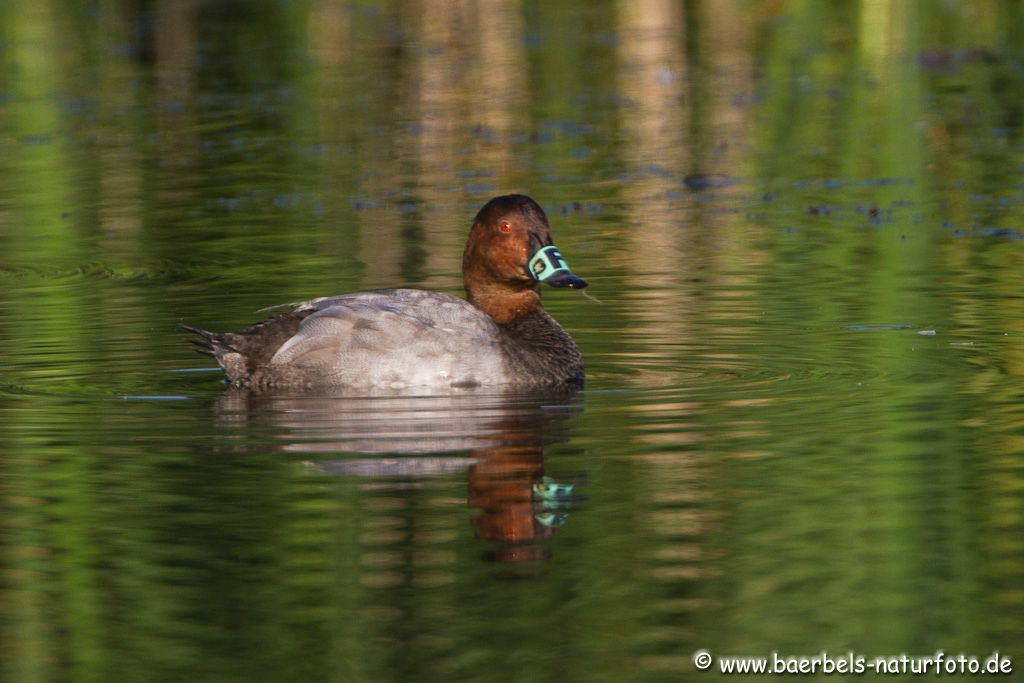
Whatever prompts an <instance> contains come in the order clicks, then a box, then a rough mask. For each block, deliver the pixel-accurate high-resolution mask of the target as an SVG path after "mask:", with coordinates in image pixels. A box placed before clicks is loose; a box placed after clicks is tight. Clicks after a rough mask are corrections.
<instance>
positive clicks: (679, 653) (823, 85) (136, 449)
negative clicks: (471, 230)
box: [0, 0, 1024, 681]
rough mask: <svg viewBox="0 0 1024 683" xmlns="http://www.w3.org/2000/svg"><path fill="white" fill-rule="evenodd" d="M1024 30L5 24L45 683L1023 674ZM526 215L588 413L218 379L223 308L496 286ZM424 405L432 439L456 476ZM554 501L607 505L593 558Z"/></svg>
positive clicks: (634, 9) (80, 9) (4, 166)
mask: <svg viewBox="0 0 1024 683" xmlns="http://www.w3.org/2000/svg"><path fill="white" fill-rule="evenodd" d="M1021 12H1022V10H1021V9H1020V5H1019V4H1018V3H1013V2H1003V3H967V2H963V3H958V2H951V3H942V4H934V3H914V2H907V3H896V4H886V3H873V2H861V3H856V2H854V3H842V4H835V3H813V2H784V3H729V2H721V3H720V2H714V3H710V2H709V3H702V2H690V3H659V2H628V3H627V2H622V3H604V2H602V3H577V2H565V3H532V2H531V3H522V4H520V3H515V2H496V3H491V4H488V5H486V6H484V5H481V6H479V7H477V6H470V5H466V6H461V5H460V6H459V9H458V10H457V11H456V10H453V9H452V8H451V7H449V6H448V5H447V4H444V5H443V6H441V5H439V6H434V5H433V3H404V4H403V3H349V2H342V1H340V0H339V1H333V0H317V1H312V0H311V1H309V2H291V3H265V4H263V5H261V6H260V7H258V8H255V9H254V8H253V7H250V6H248V5H245V6H243V5H241V4H238V3H230V2H205V1H200V0H188V1H178V0H175V1H174V2H170V1H161V2H151V3H142V4H139V3H126V2H104V3H95V2H74V1H65V2H58V1H52V2H42V3H38V2H24V1H15V2H7V3H4V4H3V6H0V56H2V67H0V131H3V132H2V133H0V244H2V246H3V253H2V254H0V336H2V339H3V340H4V341H5V342H6V343H5V344H3V345H2V346H0V391H2V393H0V418H2V419H0V443H2V444H3V449H2V450H3V455H2V456H0V515H2V522H0V651H2V652H3V653H4V656H3V657H2V658H0V672H2V673H0V675H2V676H3V677H4V678H7V679H10V680H18V681H23V680H24V681H32V680H63V679H70V680H93V679H95V680H144V681H153V680H181V679H182V678H184V677H186V676H187V677H189V678H190V679H200V680H324V679H331V680H453V679H456V680H461V679H466V680H477V679H482V680H494V679H495V678H498V679H506V678H507V679H513V680H558V679H561V680H634V679H637V678H642V679H647V680H661V679H664V680H680V679H681V678H684V677H687V676H689V675H691V673H693V671H692V668H691V665H690V660H689V658H690V654H691V653H692V652H693V651H694V650H696V649H698V648H701V647H704V648H708V649H710V650H712V652H715V653H716V654H717V653H722V654H727V653H731V654H741V655H742V654H751V655H758V654H767V653H768V652H770V651H771V650H779V651H780V652H783V653H785V654H814V653H817V652H818V651H820V650H821V649H822V648H830V649H832V650H835V651H837V652H845V651H846V650H847V649H854V650H858V651H861V652H863V653H864V654H866V655H894V654H899V653H900V652H903V651H907V652H908V653H917V654H926V653H931V652H933V651H934V650H936V649H939V648H944V649H946V650H947V651H951V652H955V651H959V650H964V651H966V652H968V653H972V654H976V655H979V656H986V655H988V654H989V653H990V652H991V651H992V650H995V649H1000V650H1001V651H1004V652H1005V653H1007V654H1010V655H1011V656H1017V657H1021V656H1024V655H1022V654H1021V653H1016V652H1013V651H1012V648H1013V647H1014V646H1015V645H1016V643H1019V642H1021V640H1022V635H1024V633H1022V631H1024V628H1022V621H1021V618H1020V614H1021V613H1022V610H1021V607H1022V603H1024V594H1022V592H1021V588H1020V587H1021V585H1022V584H1021V578H1022V577H1021V569H1020V568H1021V566H1022V559H1024V558H1022V546H1021V541H1020V539H1021V538H1024V534H1022V533H1021V532H1022V530H1024V528H1022V527H1024V495H1022V491H1024V488H1022V485H1021V482H1022V473H1021V464H1020V462H1021V461H1020V458H1021V454H1022V453H1024V442H1022V440H1021V434H1022V432H1024V416H1022V414H1021V410H1020V406H1021V404H1022V400H1021V399H1022V391H1021V388H1020V387H1021V384H1020V378H1021V377H1022V375H1024V346H1022V344H1021V341H1020V340H1021V335H1022V334H1024V324H1022V321H1024V307H1022V303H1021V302H1022V299H1021V297H1020V292H1021V291H1022V290H1024V276H1022V275H1021V273H1024V268H1022V265H1024V256H1022V254H1024V252H1022V249H1024V241H1022V239H1021V238H1022V237H1024V234H1022V233H1024V230H1022V228H1021V224H1022V221H1021V217H1022V216H1021V208H1020V206H1021V201H1022V199H1024V197H1022V188H1021V184H1020V180H1019V178H1020V169H1021V167H1022V163H1024V158H1022V150H1024V147H1022V145H1024V140H1022V135H1021V133H1022V123H1021V116H1020V114H1021V111H1024V99H1022V94H1021V93H1022V92H1024V88H1022V87H1021V86H1022V83H1021V80H1022V76H1021V74H1022V73H1024V68H1022V65H1024V62H1022V54H1021V51H1020V45H1021V44H1022V42H1021V38H1022V36H1021V31H1022V26H1024V17H1022V16H1021ZM506 191H526V192H529V193H530V194H533V195H534V196H536V198H537V199H538V200H539V201H541V203H542V204H543V205H544V206H545V207H546V208H547V209H548V211H549V213H550V216H551V219H552V226H553V231H554V235H555V237H556V239H557V242H558V244H559V246H560V248H561V250H562V252H563V253H564V254H565V255H566V257H567V258H568V259H569V260H570V262H571V263H572V264H573V266H574V270H577V271H578V272H579V273H580V274H581V276H583V277H586V278H587V279H588V280H590V281H591V282H592V283H593V286H592V288H591V289H592V291H593V292H594V294H595V295H596V296H597V297H598V298H599V299H600V300H601V301H602V302H603V303H600V304H598V303H594V302H591V301H585V300H581V299H580V298H578V297H576V296H573V295H572V294H571V293H570V294H568V295H567V294H566V293H564V292H551V293H548V294H547V295H546V299H545V303H546V305H547V306H548V308H549V309H550V310H551V311H552V312H553V314H554V315H555V316H556V317H557V318H558V319H559V320H561V321H562V322H563V323H564V324H565V326H566V327H567V328H568V329H570V330H571V331H572V332H573V334H574V336H575V337H576V338H577V340H578V342H579V344H580V346H581V348H582V349H583V350H584V353H585V355H586V358H587V363H588V373H589V378H588V387H587V391H586V392H585V394H584V395H583V396H582V397H581V398H580V399H579V400H580V401H582V405H583V410H582V411H578V410H575V409H574V408H573V405H574V404H571V403H570V404H569V405H568V406H566V405H562V404H561V403H560V402H558V401H553V404H554V405H553V406H547V407H538V406H532V407H531V408H530V409H529V410H525V409H523V408H522V407H521V406H519V405H518V404H516V403H515V402H512V403H511V404H506V403H504V402H502V401H498V402H496V403H495V404H494V405H493V406H490V405H489V404H486V401H485V402H483V403H484V404H485V405H486V406H487V410H484V411H483V412H482V413H480V412H474V410H468V409H466V407H465V406H464V405H463V406H460V407H458V408H457V409H456V408H451V407H448V408H443V409H438V408H435V409H433V412H431V411H426V410H417V409H414V410H411V411H410V412H409V414H405V413H400V411H397V410H396V409H395V408H394V406H391V407H389V408H386V409H384V408H380V409H379V410H378V411H377V412H376V413H375V412H374V411H373V410H370V411H368V412H366V413H361V412H357V413H356V417H354V418H352V419H348V418H347V417H346V416H348V415H349V413H348V412H347V411H349V410H351V409H352V408H353V406H352V405H350V404H344V405H343V406H340V405H332V404H328V405H327V407H326V408H321V407H315V406H312V405H309V404H304V403H302V402H299V403H297V404H291V403H289V404H287V405H283V404H273V403H271V404H269V405H259V406H255V407H254V406H251V405H242V406H239V405H234V404H232V403H231V401H230V400H228V401H225V400H224V399H223V398H221V394H222V393H223V389H222V387H221V386H220V385H219V384H218V383H217V381H216V379H215V377H216V375H212V374H207V373H200V372H194V373H193V372H178V371H181V370H192V369H197V368H198V367H199V366H200V365H201V364H202V363H203V362H204V361H200V360H198V358H194V357H192V356H191V354H190V353H189V352H188V349H187V346H186V345H185V344H184V343H183V341H182V340H181V339H180V337H179V336H178V335H177V334H176V333H175V332H174V326H175V324H176V323H178V322H180V321H187V322H191V323H196V324H200V325H204V326H208V327H211V328H216V329H221V328H225V329H226V328H231V327H235V326H238V325H242V324H245V323H248V322H251V321H252V320H254V319H255V318H256V317H257V314H256V313H254V311H256V310H257V309H260V308H262V307H264V306H267V305H271V304H275V303H280V302H287V301H296V300H302V299H306V298H310V297H313V296H318V295H323V294H330V293H338V292H343V291H348V290H352V289H359V288H372V287H391V286H419V287H427V288H432V289H438V290H442V291H448V292H454V293H457V292H459V290H460V288H461V283H460V280H459V276H458V273H459V268H460V263H461V249H462V244H463V240H464V238H465V233H466V229H467V224H468V221H469V218H470V217H471V216H472V214H473V212H474V211H475V210H476V209H477V208H478V206H479V205H480V204H481V203H482V202H483V201H484V200H486V199H487V198H488V197H489V196H491V195H493V194H497V193H500V192H506ZM928 331H934V335H931V334H919V332H928ZM145 397H151V399H153V400H147V399H145ZM174 397H179V398H180V397H186V398H187V399H188V400H184V401H182V400H156V399H161V398H174ZM129 398H130V399H131V400H127V399H129ZM524 410H525V414H526V416H527V417H523V415H524V412H523V411H524ZM552 415H558V417H557V418H553V417H552ZM538 416H541V417H538ZM388 419H390V420H391V421H390V422H388V421H387V420H388ZM379 420H385V424H386V426H387V429H390V430H391V431H392V432H401V433H403V434H406V436H407V437H408V439H407V440H406V441H402V442H401V443H397V442H395V441H393V440H389V439H391V438H393V437H394V434H391V435H390V436H389V439H384V445H385V446H386V447H387V448H390V449H392V450H396V451H399V452H402V453H405V454H406V455H409V453H410V452H411V451H412V450H415V449H417V448H425V447H424V446H423V444H422V443H420V441H418V440H417V438H418V437H419V436H421V435H423V434H429V435H430V436H431V438H430V439H424V441H425V442H429V444H430V448H431V449H432V450H429V451H427V452H428V453H430V454H431V455H429V456H423V457H422V458H420V459H416V458H413V459H412V460H400V462H401V463H404V465H403V466H405V467H410V468H411V467H412V466H413V464H415V465H416V466H417V467H420V468H421V470H420V471H419V473H417V474H411V473H410V472H409V471H399V472H398V473H397V474H396V473H394V472H387V471H385V470H386V467H385V466H384V465H382V462H383V461H382V460H381V458H382V456H381V455H380V452H381V451H379V450H375V448H376V447H377V446H380V434H379V433H373V434H371V435H370V436H368V435H367V433H366V429H367V426H368V425H369V426H374V425H377V426H378V427H379V425H378V421H379ZM556 423H557V425H558V427H557V429H556V428H555V426H554V425H555V424H556ZM459 430H464V431H459ZM452 432H454V433H452ZM552 432H555V433H556V435H555V436H552ZM409 435H412V436H409ZM460 439H461V440H460ZM495 442H496V444H497V445H495ZM385 452H388V451H387V449H385ZM542 455H543V457H541V456H542ZM467 457H475V458H477V459H478V460H479V462H478V463H477V465H475V469H472V468H470V467H469V465H468V464H466V463H465V459H466V458H467ZM339 463H340V464H339ZM481 463H482V464H481ZM372 467H376V468H378V469H376V470H374V473H372V474H367V473H366V471H365V469H366V468H372ZM354 468H364V469H362V470H360V472H362V473H361V474H360V473H356V471H355V469H354ZM381 468H384V469H381ZM431 468H433V469H431ZM446 468H447V469H446ZM427 469H430V470H431V474H429V475H428V474H424V471H425V470H427ZM542 475H543V476H550V477H552V478H553V479H555V480H556V481H574V482H576V483H575V485H574V491H580V492H582V495H583V496H584V497H585V498H586V500H585V501H584V502H582V503H581V504H579V505H577V506H570V507H568V508H567V509H566V510H562V511H560V512H565V513H566V515H567V516H566V518H565V520H564V523H563V524H562V526H559V527H557V528H547V527H545V528H541V526H538V525H536V524H534V523H533V512H534V510H533V509H532V508H531V507H530V505H529V504H528V503H524V501H523V500H521V499H520V498H518V497H517V496H521V495H522V491H523V490H526V491H529V490H531V488H532V486H531V485H532V483H533V481H534V480H536V479H538V478H539V477H540V476H542ZM506 485H508V487H507V488H504V487H505V486H506ZM499 498H500V499H501V501H502V502H501V504H498V503H494V500H495V499H499ZM544 512H550V510H545V511H544ZM513 530H514V531H516V532H517V533H520V532H521V533H532V534H535V536H534V537H531V538H530V539H529V540H528V542H526V541H524V542H523V543H521V544H518V545H515V544H513V545H510V544H507V543H504V544H503V543H500V542H498V541H496V540H494V539H495V538H497V537H500V536H501V534H502V533H506V540H507V536H508V535H509V534H511V533H512V532H513ZM513 558H518V559H521V560H524V561H522V562H518V563H514V562H504V563H503V562H499V561H498V560H510V559H513ZM496 672H498V673H496ZM704 677H705V678H707V677H712V676H711V675H707V676H704Z"/></svg>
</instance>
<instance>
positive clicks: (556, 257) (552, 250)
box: [529, 245, 570, 282]
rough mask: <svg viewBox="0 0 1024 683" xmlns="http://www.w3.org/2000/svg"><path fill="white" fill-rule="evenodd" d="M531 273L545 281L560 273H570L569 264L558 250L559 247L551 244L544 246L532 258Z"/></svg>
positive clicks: (537, 278)
mask: <svg viewBox="0 0 1024 683" xmlns="http://www.w3.org/2000/svg"><path fill="white" fill-rule="evenodd" d="M529 267H530V274H531V275H533V277H534V279H536V280H540V281H541V282H544V281H545V280H547V279H549V278H551V277H553V276H555V275H557V274H559V273H568V272H570V271H569V264H568V263H566V262H565V259H564V258H562V255H561V254H560V253H559V252H558V247H556V246H554V245H551V246H550V247H544V248H543V249H541V250H540V251H538V252H537V253H536V254H534V255H533V258H531V259H530V266H529Z"/></svg>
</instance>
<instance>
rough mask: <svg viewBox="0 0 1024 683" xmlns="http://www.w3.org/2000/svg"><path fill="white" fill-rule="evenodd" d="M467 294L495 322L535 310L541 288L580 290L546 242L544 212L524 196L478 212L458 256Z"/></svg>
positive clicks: (584, 283)
mask: <svg viewBox="0 0 1024 683" xmlns="http://www.w3.org/2000/svg"><path fill="white" fill-rule="evenodd" d="M462 276H463V279H464V281H465V286H466V295H467V297H468V299H469V301H470V303H472V304H473V305H474V306H476V307H477V308H479V309H481V310H483V311H484V312H485V313H487V314H488V315H490V316H491V317H492V318H494V320H495V321H496V322H498V323H507V322H510V321H511V320H515V319H516V318H518V317H521V316H523V315H527V314H529V313H531V312H533V311H534V310H536V309H537V308H540V293H539V289H540V284H541V283H544V284H547V285H550V286H552V287H566V288H570V289H583V288H584V287H586V286H587V281H586V280H584V279H582V278H579V277H577V276H576V275H574V274H573V273H572V271H570V270H569V266H568V264H567V263H566V262H565V259H564V258H562V255H561V254H560V253H559V251H558V249H557V247H555V245H554V244H552V241H551V227H550V226H549V225H548V219H547V216H546V215H545V214H544V209H542V208H540V205H538V204H537V202H535V201H533V200H532V199H530V198H529V197H527V196H526V195H521V194H509V195H503V196H501V197H495V198H494V199H492V200H490V201H489V202H487V203H486V204H484V206H483V208H482V209H480V211H479V213H477V215H476V218H474V219H473V227H472V229H471V230H470V233H469V240H468V242H467V243H466V251H465V253H464V254H463V256H462Z"/></svg>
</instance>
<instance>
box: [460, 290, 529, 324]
mask: <svg viewBox="0 0 1024 683" xmlns="http://www.w3.org/2000/svg"><path fill="white" fill-rule="evenodd" d="M466 297H467V298H468V299H469V303H471V304H473V305H474V306H476V307H477V308H479V309H480V310H481V311H483V312H484V313H486V314H487V315H489V316H491V318H492V319H493V320H494V322H496V323H498V324H499V325H507V324H508V323H511V322H513V321H514V320H518V319H520V318H523V317H526V316H529V315H531V314H533V313H536V312H537V311H542V310H543V309H542V308H541V304H540V294H539V293H538V292H537V291H536V290H535V289H533V288H526V289H510V288H507V287H486V286H485V287H474V288H472V289H467V290H466Z"/></svg>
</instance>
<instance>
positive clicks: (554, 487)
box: [533, 477, 573, 505]
mask: <svg viewBox="0 0 1024 683" xmlns="http://www.w3.org/2000/svg"><path fill="white" fill-rule="evenodd" d="M572 489H573V485H572V484H559V483H558V482H557V481H555V480H554V479H552V478H551V477H543V478H542V479H541V481H540V482H538V483H536V484H534V485H533V494H534V495H535V496H536V497H538V498H540V499H541V500H542V501H544V503H545V505H546V504H548V503H552V502H557V501H560V500H568V499H570V498H571V497H572Z"/></svg>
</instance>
